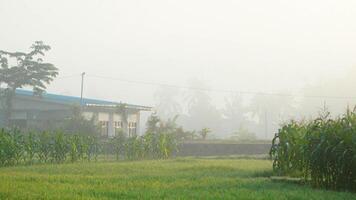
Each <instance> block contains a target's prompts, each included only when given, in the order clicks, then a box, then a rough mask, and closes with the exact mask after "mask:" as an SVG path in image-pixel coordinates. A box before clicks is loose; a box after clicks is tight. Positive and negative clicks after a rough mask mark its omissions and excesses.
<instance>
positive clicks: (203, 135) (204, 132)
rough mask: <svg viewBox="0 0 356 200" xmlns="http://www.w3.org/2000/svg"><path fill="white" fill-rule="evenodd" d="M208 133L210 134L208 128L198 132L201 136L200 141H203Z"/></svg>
mask: <svg viewBox="0 0 356 200" xmlns="http://www.w3.org/2000/svg"><path fill="white" fill-rule="evenodd" d="M210 132H211V130H210V129H209V128H203V129H202V130H201V131H200V135H201V137H202V139H203V140H205V139H206V137H207V136H208V134H209V133H210Z"/></svg>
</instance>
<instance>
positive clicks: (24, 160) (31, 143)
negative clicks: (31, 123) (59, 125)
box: [0, 129, 100, 166]
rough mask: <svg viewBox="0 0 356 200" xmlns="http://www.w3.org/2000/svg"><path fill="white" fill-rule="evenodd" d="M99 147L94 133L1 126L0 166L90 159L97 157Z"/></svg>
mask: <svg viewBox="0 0 356 200" xmlns="http://www.w3.org/2000/svg"><path fill="white" fill-rule="evenodd" d="M99 150H100V148H99V141H98V140H97V138H95V137H93V136H78V135H65V134H64V133H63V132H59V131H58V132H54V133H50V132H42V133H33V132H29V133H22V132H20V131H18V130H5V129H1V130H0V166H12V165H18V164H33V163H35V162H37V163H63V162H65V161H68V160H70V161H72V162H74V161H78V160H88V161H90V160H93V159H96V157H97V156H98V154H99V153H100V151H99Z"/></svg>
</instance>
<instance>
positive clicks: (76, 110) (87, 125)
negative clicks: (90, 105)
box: [60, 105, 100, 136]
mask: <svg viewBox="0 0 356 200" xmlns="http://www.w3.org/2000/svg"><path fill="white" fill-rule="evenodd" d="M95 121H96V117H95V116H93V117H92V118H91V119H86V118H85V117H84V116H83V113H82V109H81V107H80V106H79V105H76V106H73V107H72V116H71V117H70V118H69V119H66V120H65V121H64V122H63V124H61V127H60V128H61V129H63V130H64V131H65V132H66V133H72V134H80V135H91V136H99V133H100V130H99V127H98V126H97V125H96V124H95Z"/></svg>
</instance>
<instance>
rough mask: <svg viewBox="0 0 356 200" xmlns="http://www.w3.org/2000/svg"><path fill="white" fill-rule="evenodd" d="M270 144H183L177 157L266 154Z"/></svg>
mask: <svg viewBox="0 0 356 200" xmlns="http://www.w3.org/2000/svg"><path fill="white" fill-rule="evenodd" d="M270 148H271V145H270V144H224V143H220V144H219V143H183V144H181V146H180V147H179V149H180V150H179V152H176V155H177V156H227V155H259V154H268V153H269V150H270Z"/></svg>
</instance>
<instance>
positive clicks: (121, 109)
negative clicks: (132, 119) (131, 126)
mask: <svg viewBox="0 0 356 200" xmlns="http://www.w3.org/2000/svg"><path fill="white" fill-rule="evenodd" d="M116 113H118V114H119V115H120V116H121V120H122V131H123V133H124V134H125V135H128V134H127V129H128V127H127V126H128V118H129V113H128V109H127V104H126V103H120V104H119V105H118V106H117V107H116Z"/></svg>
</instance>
